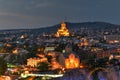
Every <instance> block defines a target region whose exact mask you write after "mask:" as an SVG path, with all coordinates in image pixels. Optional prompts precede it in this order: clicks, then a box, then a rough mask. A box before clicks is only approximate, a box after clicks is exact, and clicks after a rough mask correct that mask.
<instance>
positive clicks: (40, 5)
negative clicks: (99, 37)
mask: <svg viewBox="0 0 120 80" xmlns="http://www.w3.org/2000/svg"><path fill="white" fill-rule="evenodd" d="M119 8H120V0H0V29H16V28H19V29H20V28H38V27H46V26H51V25H55V24H58V23H60V22H62V21H63V20H64V19H66V21H68V22H88V21H90V22H92V21H102V22H110V23H114V24H120V9H119Z"/></svg>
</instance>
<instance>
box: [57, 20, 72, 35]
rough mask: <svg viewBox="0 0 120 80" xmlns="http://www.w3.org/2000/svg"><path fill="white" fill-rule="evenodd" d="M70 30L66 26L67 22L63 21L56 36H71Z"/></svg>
mask: <svg viewBox="0 0 120 80" xmlns="http://www.w3.org/2000/svg"><path fill="white" fill-rule="evenodd" d="M69 35H70V33H69V30H68V29H67V27H66V24H65V22H62V23H61V28H60V29H58V31H57V33H56V34H55V36H56V37H60V36H69Z"/></svg>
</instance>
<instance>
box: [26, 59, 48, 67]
mask: <svg viewBox="0 0 120 80" xmlns="http://www.w3.org/2000/svg"><path fill="white" fill-rule="evenodd" d="M40 62H47V58H45V57H44V58H41V59H40V58H29V59H27V66H31V67H37V66H38V63H40Z"/></svg>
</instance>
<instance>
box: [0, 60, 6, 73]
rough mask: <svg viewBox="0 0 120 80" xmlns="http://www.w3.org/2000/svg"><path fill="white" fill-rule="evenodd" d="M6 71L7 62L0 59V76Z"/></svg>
mask: <svg viewBox="0 0 120 80" xmlns="http://www.w3.org/2000/svg"><path fill="white" fill-rule="evenodd" d="M6 70H7V62H6V61H5V60H4V59H3V58H0V75H3V74H4V73H5V71H6Z"/></svg>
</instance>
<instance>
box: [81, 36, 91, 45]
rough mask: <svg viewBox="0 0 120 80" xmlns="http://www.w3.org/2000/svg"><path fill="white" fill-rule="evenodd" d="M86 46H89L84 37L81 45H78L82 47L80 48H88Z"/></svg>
mask: <svg viewBox="0 0 120 80" xmlns="http://www.w3.org/2000/svg"><path fill="white" fill-rule="evenodd" d="M88 45H89V43H88V40H87V38H86V37H85V38H83V39H82V40H81V43H80V44H79V46H80V47H82V46H88Z"/></svg>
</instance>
